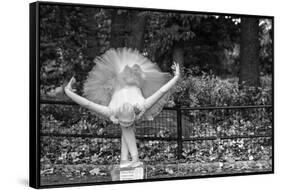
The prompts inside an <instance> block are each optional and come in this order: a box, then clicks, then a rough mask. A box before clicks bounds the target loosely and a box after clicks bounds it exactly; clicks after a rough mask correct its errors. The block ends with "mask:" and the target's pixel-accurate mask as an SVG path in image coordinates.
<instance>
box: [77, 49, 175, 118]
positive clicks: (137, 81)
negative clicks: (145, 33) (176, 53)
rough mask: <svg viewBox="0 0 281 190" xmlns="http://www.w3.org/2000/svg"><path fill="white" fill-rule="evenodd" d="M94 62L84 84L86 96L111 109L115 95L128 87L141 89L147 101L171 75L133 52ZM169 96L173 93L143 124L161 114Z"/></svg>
mask: <svg viewBox="0 0 281 190" xmlns="http://www.w3.org/2000/svg"><path fill="white" fill-rule="evenodd" d="M94 62H95V63H96V65H95V66H94V67H93V69H92V70H91V71H90V72H89V74H88V77H87V79H86V81H85V83H84V87H83V91H84V96H85V97H86V98H87V99H89V100H90V101H92V102H95V103H98V104H101V105H104V106H109V104H110V102H111V100H112V97H113V96H114V93H116V92H117V91H118V90H120V89H122V88H125V87H126V86H127V85H131V86H136V87H138V88H139V89H140V93H142V94H141V95H142V96H143V97H144V98H147V97H149V96H151V95H152V94H153V93H154V92H156V91H157V90H158V89H159V88H160V87H162V86H163V85H164V84H165V83H167V82H168V81H169V79H170V74H169V73H164V72H161V71H160V69H159V67H158V66H157V65H156V64H154V63H152V62H151V61H150V60H149V59H148V58H146V57H144V56H143V55H141V54H140V53H139V52H138V51H137V50H132V49H130V48H119V49H110V50H108V51H107V52H106V53H104V54H103V55H102V56H100V57H97V58H96V59H95V60H94ZM128 96H135V94H134V93H133V94H130V95H128ZM169 96H170V92H168V93H167V94H165V95H164V96H163V97H162V98H161V99H160V100H159V101H158V102H156V103H155V104H154V105H153V106H152V107H151V108H150V109H149V110H147V111H146V112H145V114H144V115H143V117H142V118H141V120H152V119H153V118H154V117H155V116H156V115H157V114H159V113H160V112H161V110H162V108H163V106H164V105H165V103H166V102H167V100H168V98H169ZM130 98H131V99H132V98H133V97H130ZM120 101H122V100H121V99H120ZM124 101H125V100H124Z"/></svg>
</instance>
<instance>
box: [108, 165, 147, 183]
mask: <svg viewBox="0 0 281 190" xmlns="http://www.w3.org/2000/svg"><path fill="white" fill-rule="evenodd" d="M111 178H112V181H123V180H139V179H144V165H142V166H138V167H126V168H120V167H119V165H115V166H114V167H113V169H112V170H111Z"/></svg>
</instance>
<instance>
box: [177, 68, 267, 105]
mask: <svg viewBox="0 0 281 190" xmlns="http://www.w3.org/2000/svg"><path fill="white" fill-rule="evenodd" d="M195 72H196V71H195ZM260 80H261V83H262V86H261V87H251V86H250V87H244V88H241V87H240V86H239V84H238V78H227V79H221V78H220V77H218V76H216V75H214V74H207V73H204V72H203V74H202V75H201V76H198V77H197V76H194V70H191V69H190V70H189V71H188V72H187V74H186V75H185V76H183V77H182V80H181V81H180V83H179V84H178V86H177V87H176V92H177V93H176V94H175V98H174V99H179V100H181V103H182V104H184V105H187V106H190V107H196V106H238V105H266V104H268V105H270V104H272V85H271V76H264V77H261V79H260Z"/></svg>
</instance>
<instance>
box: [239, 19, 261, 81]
mask: <svg viewBox="0 0 281 190" xmlns="http://www.w3.org/2000/svg"><path fill="white" fill-rule="evenodd" d="M259 72H260V71H259V19H258V18H254V17H247V18H246V17H242V18H241V44H240V74H239V82H240V84H244V85H247V86H259V85H260V78H259V76H260V73H259Z"/></svg>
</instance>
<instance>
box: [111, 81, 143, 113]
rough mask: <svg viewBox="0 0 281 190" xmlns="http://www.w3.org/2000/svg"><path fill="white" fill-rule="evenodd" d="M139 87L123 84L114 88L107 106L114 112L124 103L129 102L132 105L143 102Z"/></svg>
mask: <svg viewBox="0 0 281 190" xmlns="http://www.w3.org/2000/svg"><path fill="white" fill-rule="evenodd" d="M144 100H145V99H144V97H143V95H142V92H141V89H140V88H139V87H137V86H124V87H122V88H120V89H117V90H115V92H114V93H113V95H112V97H111V101H110V103H109V105H108V106H109V108H110V109H111V110H112V111H113V112H116V111H117V110H118V109H119V108H120V107H121V106H122V105H123V104H124V103H130V104H131V105H133V106H136V105H140V104H142V103H143V102H144Z"/></svg>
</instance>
